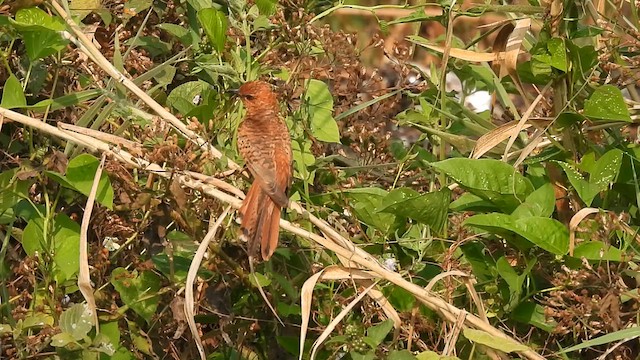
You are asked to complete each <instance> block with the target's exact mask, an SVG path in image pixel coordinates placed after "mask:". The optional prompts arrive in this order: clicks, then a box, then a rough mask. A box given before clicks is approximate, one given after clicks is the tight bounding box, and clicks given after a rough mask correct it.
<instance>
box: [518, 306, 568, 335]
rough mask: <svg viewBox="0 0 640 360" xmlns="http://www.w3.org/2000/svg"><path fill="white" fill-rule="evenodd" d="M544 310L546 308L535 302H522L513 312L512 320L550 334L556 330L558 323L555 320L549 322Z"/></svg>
mask: <svg viewBox="0 0 640 360" xmlns="http://www.w3.org/2000/svg"><path fill="white" fill-rule="evenodd" d="M544 309H545V308H544V306H542V305H540V304H536V303H534V302H533V301H526V302H522V303H520V305H518V307H516V308H515V309H514V310H513V311H512V312H511V318H513V319H514V320H516V321H519V322H521V323H524V324H529V325H533V326H535V327H537V328H539V329H541V330H544V331H546V332H548V333H550V332H552V331H553V329H555V328H556V325H557V323H556V322H555V321H554V320H553V319H551V320H547V317H546V315H545V314H544Z"/></svg>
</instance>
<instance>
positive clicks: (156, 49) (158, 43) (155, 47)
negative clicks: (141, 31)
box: [125, 36, 171, 58]
mask: <svg viewBox="0 0 640 360" xmlns="http://www.w3.org/2000/svg"><path fill="white" fill-rule="evenodd" d="M125 44H126V45H129V46H131V47H141V48H143V49H145V50H147V51H148V52H149V54H150V55H151V57H153V58H155V57H156V56H160V55H165V54H169V53H170V52H171V44H169V43H167V42H164V41H162V40H160V39H159V38H158V37H156V36H139V37H135V38H131V39H129V40H127V41H125Z"/></svg>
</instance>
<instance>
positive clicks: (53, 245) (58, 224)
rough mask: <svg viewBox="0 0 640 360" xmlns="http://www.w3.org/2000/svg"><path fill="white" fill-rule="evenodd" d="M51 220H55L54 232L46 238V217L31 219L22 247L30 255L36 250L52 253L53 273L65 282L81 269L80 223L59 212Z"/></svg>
mask: <svg viewBox="0 0 640 360" xmlns="http://www.w3.org/2000/svg"><path fill="white" fill-rule="evenodd" d="M50 221H53V224H52V226H51V229H52V232H50V233H48V235H49V236H48V237H47V238H45V236H44V234H45V231H44V224H45V223H44V219H43V218H41V217H35V218H32V219H31V220H29V222H28V223H27V226H25V228H24V232H23V234H22V247H23V249H24V251H25V252H26V253H27V254H28V255H29V256H33V255H35V253H36V252H39V253H48V254H51V255H52V257H53V263H54V264H55V268H54V271H53V275H54V277H55V278H56V281H58V282H64V281H65V280H68V279H70V278H71V277H73V276H74V275H75V274H77V273H78V270H79V269H80V265H79V260H78V257H79V256H80V250H79V246H80V225H79V224H78V223H76V222H75V221H73V220H71V218H69V217H68V216H67V215H65V214H58V215H57V216H56V217H55V218H53V219H52V220H50Z"/></svg>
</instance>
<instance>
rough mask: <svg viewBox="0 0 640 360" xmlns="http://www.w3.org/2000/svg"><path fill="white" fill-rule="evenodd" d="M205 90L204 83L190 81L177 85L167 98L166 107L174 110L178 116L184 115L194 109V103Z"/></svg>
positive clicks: (205, 85) (195, 103) (205, 84)
mask: <svg viewBox="0 0 640 360" xmlns="http://www.w3.org/2000/svg"><path fill="white" fill-rule="evenodd" d="M206 88H207V83H205V82H204V81H190V82H186V83H184V84H182V85H179V86H178V87H176V88H175V89H173V90H172V91H171V93H170V94H169V96H168V97H167V106H171V107H173V108H174V109H176V110H177V111H178V112H179V113H180V114H182V115H186V114H188V113H189V112H190V111H191V110H193V109H195V108H196V106H197V102H196V101H195V100H196V99H197V97H198V96H200V95H201V94H202V93H203V92H204V91H205V89H206Z"/></svg>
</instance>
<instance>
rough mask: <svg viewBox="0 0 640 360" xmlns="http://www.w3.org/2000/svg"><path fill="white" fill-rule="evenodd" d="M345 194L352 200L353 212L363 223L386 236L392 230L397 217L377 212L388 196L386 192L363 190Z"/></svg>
mask: <svg viewBox="0 0 640 360" xmlns="http://www.w3.org/2000/svg"><path fill="white" fill-rule="evenodd" d="M354 190H355V191H354ZM344 193H346V194H348V196H349V198H351V199H352V203H353V211H354V213H355V215H356V216H357V217H358V219H360V220H361V221H362V222H363V223H365V224H367V225H368V226H372V227H375V228H376V229H378V230H380V231H382V232H383V233H384V234H387V233H388V232H389V231H390V230H391V228H392V226H393V223H394V220H395V216H394V215H392V214H387V213H382V212H378V211H377V209H378V208H379V207H380V205H381V204H382V200H383V199H384V197H386V196H387V192H386V191H384V190H382V189H380V188H363V189H351V190H349V191H348V192H347V191H345V192H344Z"/></svg>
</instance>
